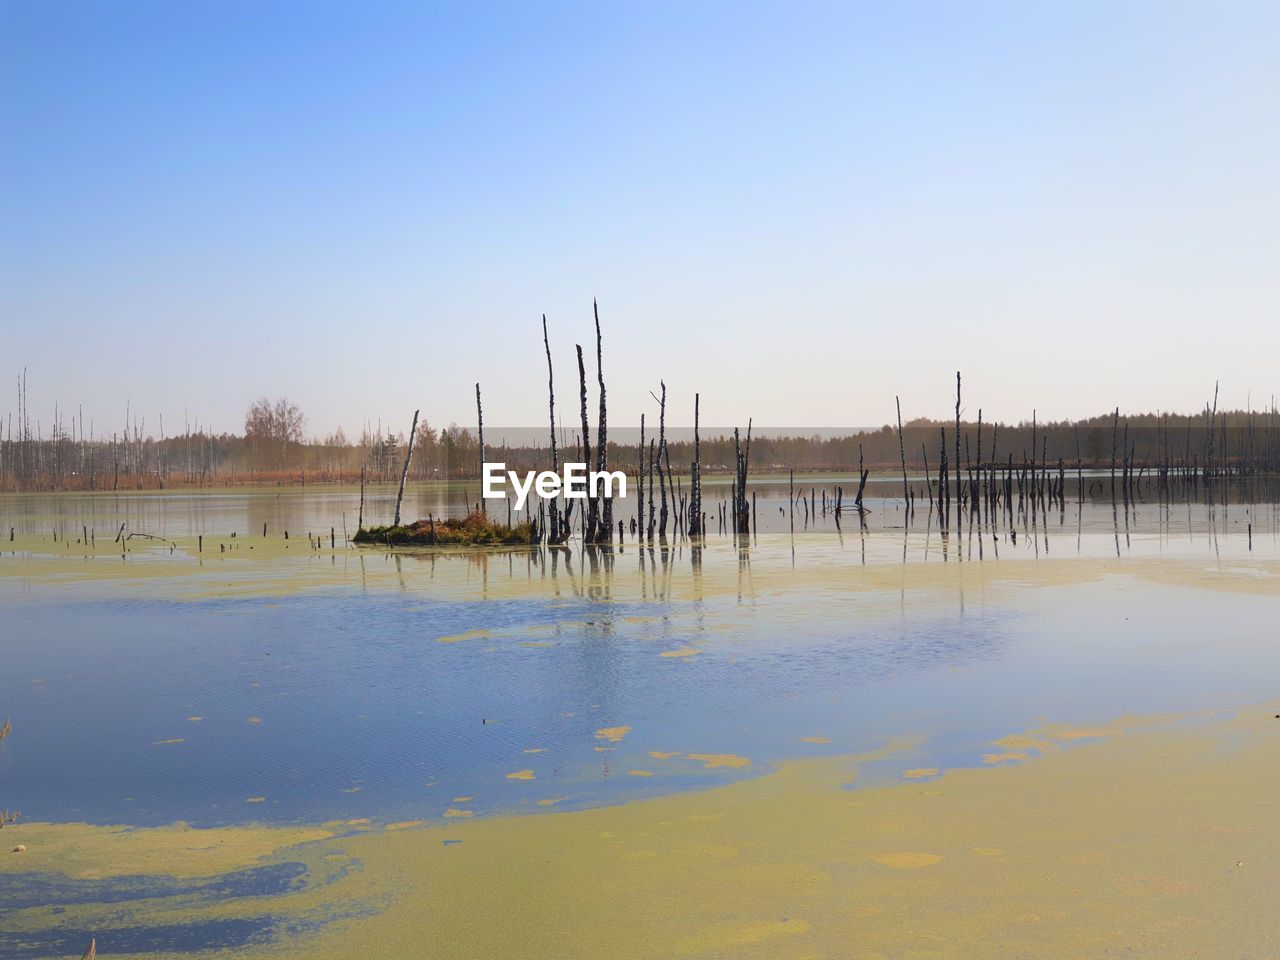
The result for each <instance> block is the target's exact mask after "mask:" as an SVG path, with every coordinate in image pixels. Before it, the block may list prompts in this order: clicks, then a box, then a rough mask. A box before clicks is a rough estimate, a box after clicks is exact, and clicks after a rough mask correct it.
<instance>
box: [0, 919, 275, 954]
mask: <svg viewBox="0 0 1280 960" xmlns="http://www.w3.org/2000/svg"><path fill="white" fill-rule="evenodd" d="M278 925H279V924H278V921H277V920H276V918H274V917H271V916H267V915H264V916H260V917H244V918H236V919H222V920H201V921H197V922H195V923H181V924H157V925H154V926H120V927H110V926H108V927H105V928H99V929H93V930H88V929H83V930H80V929H77V930H71V929H58V930H56V931H39V932H36V933H28V934H17V933H4V932H0V957H5V958H6V960H44V958H47V957H78V956H81V955H82V954H83V953H84V951H85V949H86V948H87V947H88V946H89V941H90V940H91V939H96V940H97V947H98V955H99V956H103V957H108V956H112V955H115V954H133V953H156V954H173V953H182V954H185V953H193V952H195V951H199V950H220V949H235V948H238V947H249V946H261V945H265V944H268V943H270V942H271V941H272V940H273V939H274V938H275V936H276V933H277V927H278Z"/></svg>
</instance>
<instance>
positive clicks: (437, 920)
mask: <svg viewBox="0 0 1280 960" xmlns="http://www.w3.org/2000/svg"><path fill="white" fill-rule="evenodd" d="M1276 712H1277V711H1276V708H1275V707H1274V706H1271V707H1266V708H1262V709H1252V710H1249V711H1247V712H1244V713H1242V714H1240V715H1239V716H1237V717H1235V718H1227V719H1221V718H1220V719H1216V720H1208V721H1205V722H1202V723H1199V724H1196V725H1194V726H1190V725H1181V726H1178V725H1174V726H1166V727H1162V728H1159V729H1138V730H1131V731H1128V732H1125V733H1122V734H1116V735H1113V736H1108V737H1103V738H1087V739H1083V740H1081V741H1080V744H1079V746H1077V747H1075V748H1073V749H1067V750H1054V751H1050V752H1047V753H1042V754H1038V755H1036V756H1034V757H1033V759H1032V760H1031V762H1029V763H1023V764H1016V765H1012V766H1000V767H975V768H969V769H961V770H952V771H948V772H945V773H944V774H943V775H942V776H941V777H939V778H938V779H937V780H935V781H933V782H932V784H931V787H932V788H933V789H930V790H927V791H926V790H921V789H920V788H919V787H918V786H917V785H914V784H897V785H889V786H877V787H868V788H866V789H861V790H856V791H850V790H849V789H848V785H849V783H850V780H851V779H852V778H853V777H855V776H856V770H857V766H858V764H859V763H860V762H863V761H865V760H870V759H884V755H883V754H882V755H880V756H876V757H854V758H823V759H816V760H804V761H797V762H793V763H788V764H785V765H783V766H782V767H780V768H779V769H778V770H777V771H776V772H774V773H772V774H770V775H766V776H763V777H758V778H754V779H749V780H744V781H739V782H735V783H733V784H729V785H726V786H723V787H719V788H716V789H712V790H707V791H703V792H697V793H685V794H674V795H669V796H665V797H660V798H657V799H651V800H643V801H635V802H632V803H629V804H624V805H620V806H612V807H603V808H596V809H589V810H580V811H570V812H566V813H548V814H539V815H534V816H507V817H490V818H487V819H483V820H467V821H465V822H459V821H453V822H451V823H450V824H448V825H447V826H443V825H427V826H422V827H417V828H405V829H400V830H397V831H395V832H394V833H388V832H387V831H385V830H369V831H365V832H361V833H358V834H356V835H348V836H341V837H332V838H330V839H327V840H319V841H318V842H312V843H305V844H302V845H301V846H297V847H295V848H293V849H288V850H279V849H278V847H277V843H278V841H279V839H280V838H281V837H287V836H288V831H285V832H283V833H275V834H272V833H270V832H267V831H265V830H263V829H261V828H250V829H247V830H244V831H234V830H233V831H229V832H228V833H227V834H226V835H227V836H228V837H237V838H241V840H240V842H241V843H242V844H247V843H248V840H247V839H245V838H251V837H256V838H259V840H258V843H259V846H253V845H251V844H250V845H248V846H242V847H241V848H240V849H239V850H238V851H237V853H236V854H234V855H229V852H228V851H226V850H222V849H219V848H218V846H215V847H214V848H213V849H212V850H211V849H210V844H209V843H208V842H199V843H198V846H197V847H196V848H193V849H187V848H186V846H185V845H184V844H188V843H190V841H182V840H181V839H180V838H182V837H184V836H185V835H186V834H189V833H194V834H196V835H197V836H198V835H200V834H202V833H204V832H203V831H181V830H175V829H172V828H169V829H168V830H162V831H120V830H118V829H114V828H93V827H45V826H41V825H34V824H26V825H22V826H20V827H19V828H15V830H14V833H13V835H14V837H15V838H18V837H19V830H26V831H27V834H26V837H25V840H26V842H27V843H28V845H29V847H30V848H31V850H32V854H33V855H36V856H45V857H49V858H51V859H53V860H54V861H55V862H56V863H57V866H56V867H54V869H59V870H64V871H79V872H83V871H85V870H89V869H95V870H99V871H101V870H103V869H106V868H108V867H109V866H113V867H114V868H115V869H119V868H120V867H121V865H122V864H128V865H129V867H130V869H132V870H134V871H137V872H143V871H147V872H154V871H157V870H160V871H163V872H172V873H176V874H182V873H184V872H185V873H191V872H192V871H194V870H199V871H204V872H207V871H209V870H211V869H214V868H215V866H216V869H231V868H232V867H235V866H238V865H242V864H244V863H246V862H249V861H251V860H253V859H254V858H255V857H256V856H258V855H260V854H263V853H271V852H273V851H274V852H276V854H277V855H279V856H284V857H288V858H290V859H296V860H300V861H302V862H304V863H306V864H308V865H309V866H310V867H311V868H312V869H313V870H320V869H322V868H323V865H324V863H326V862H327V861H326V858H328V857H332V856H334V855H335V854H336V853H342V854H345V855H346V856H348V857H349V858H350V860H351V862H352V863H354V864H358V865H359V867H358V869H352V870H348V871H346V872H345V873H344V874H342V875H341V876H338V877H336V878H334V879H332V880H331V882H329V883H327V884H317V885H311V886H308V887H306V888H305V889H303V890H302V891H300V892H297V893H291V894H287V895H283V896H280V897H272V898H267V899H266V901H265V902H264V903H257V904H255V905H254V909H255V910H258V911H260V912H261V911H263V910H269V911H270V912H271V913H272V914H273V915H279V916H281V917H282V918H283V919H285V920H287V919H288V918H290V917H297V918H304V917H305V918H314V917H317V916H320V917H329V918H332V917H339V918H341V919H338V920H336V921H335V922H333V923H331V924H329V925H327V926H324V927H322V928H320V929H319V930H318V931H317V932H315V933H312V934H303V935H300V936H298V937H296V938H292V939H288V940H285V941H284V942H281V943H277V944H274V945H265V946H264V945H252V946H249V947H247V948H245V949H243V950H242V951H240V952H239V955H240V956H244V957H270V956H284V955H294V956H296V955H303V954H305V955H306V956H308V957H309V958H335V960H336V958H343V960H347V958H350V957H355V956H417V955H422V952H423V950H424V949H428V948H426V947H424V945H429V949H428V953H429V955H430V956H433V957H441V958H454V957H457V958H462V957H486V958H494V960H503V958H527V957H533V956H548V957H550V956H554V957H557V958H566V960H573V958H597V957H602V956H609V957H616V958H622V960H627V958H649V957H656V956H673V957H674V956H705V957H724V956H732V957H735V958H737V957H762V958H763V957H768V958H782V960H799V958H802V957H810V958H812V957H830V958H836V957H845V956H848V955H849V953H848V950H849V945H850V944H856V945H857V948H858V955H859V956H866V957H882V956H906V957H911V956H916V957H925V956H928V957H955V958H961V957H963V958H968V957H975V956H993V957H994V956H1020V955H1025V956H1035V957H1038V958H1039V957H1044V958H1069V957H1070V958H1075V957H1081V956H1101V955H1105V954H1107V953H1114V954H1119V953H1131V954H1134V955H1138V956H1174V955H1177V956H1196V955H1200V956H1242V955H1246V954H1255V955H1256V954H1259V953H1260V951H1261V952H1265V950H1266V949H1267V948H1268V947H1269V946H1270V945H1274V943H1275V939H1274V938H1275V931H1274V897H1275V890H1276V889H1277V888H1280V857H1277V856H1276V855H1275V851H1276V850H1277V849H1280V818H1276V817H1275V816H1274V814H1273V807H1274V798H1275V797H1276V796H1277V795H1280V735H1278V731H1277V724H1278V721H1276V720H1274V719H1273V717H1274V714H1275V713H1276ZM1032 739H1042V737H1041V735H1040V734H1039V733H1036V734H1033V735H1032ZM59 831H66V832H67V833H66V835H67V836H72V835H78V836H80V837H81V838H83V840H84V843H85V847H84V849H83V851H82V852H81V854H80V855H79V858H78V859H75V860H73V859H72V858H71V856H70V852H69V850H68V851H67V852H66V853H63V854H60V855H54V854H53V853H51V852H50V851H48V850H47V849H46V851H45V852H44V853H41V852H40V851H41V848H42V846H46V845H47V844H48V843H50V842H52V838H54V837H56V836H57V835H58V833H59ZM8 833H9V831H8V830H6V834H8ZM268 838H270V839H268ZM446 840H447V841H449V843H448V844H446V843H445V842H444V841H446ZM456 841H461V842H456ZM219 846H220V845H219ZM935 858H936V859H935ZM13 859H14V860H19V859H20V858H17V857H15V858H13ZM21 863H22V865H21V866H20V867H15V866H14V865H13V863H12V862H4V866H5V868H7V869H10V870H12V869H29V868H30V867H29V863H30V861H29V860H26V859H22V861H21ZM46 867H47V864H46V866H44V867H41V869H45V868H46ZM353 904H359V905H364V906H365V907H368V908H369V909H370V911H371V912H369V913H368V914H367V915H352V911H351V909H350V908H351V905H353ZM157 909H159V908H157V907H155V906H154V905H152V904H148V903H140V904H138V905H136V906H128V905H126V906H123V907H122V906H121V905H119V904H109V905H103V906H102V907H100V908H95V909H88V908H86V909H82V910H80V911H79V912H78V913H77V915H76V923H77V924H88V925H89V927H90V928H92V927H93V926H94V924H95V923H96V924H98V925H110V924H112V923H117V924H118V923H121V922H125V921H127V922H129V923H145V922H146V921H147V919H148V917H149V916H150V915H151V912H152V911H154V910H157ZM235 909H239V910H244V909H246V908H245V907H243V906H239V907H234V908H233V907H225V908H216V909H215V908H211V909H210V911H208V913H219V911H221V912H224V913H225V912H227V911H233V910H235ZM95 911H96V912H95ZM193 913H194V914H197V915H204V914H200V912H199V911H193ZM44 919H45V920H46V921H47V916H45V917H44ZM24 922H25V923H27V924H30V923H32V922H34V921H33V919H32V918H25V920H24Z"/></svg>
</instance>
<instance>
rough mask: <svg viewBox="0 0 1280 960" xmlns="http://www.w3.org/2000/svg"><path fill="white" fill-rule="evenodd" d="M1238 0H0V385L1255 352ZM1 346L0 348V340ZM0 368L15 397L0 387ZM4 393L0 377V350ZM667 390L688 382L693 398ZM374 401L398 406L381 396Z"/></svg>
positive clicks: (349, 379)
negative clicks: (582, 361) (548, 361)
mask: <svg viewBox="0 0 1280 960" xmlns="http://www.w3.org/2000/svg"><path fill="white" fill-rule="evenodd" d="M1278 28H1280V5H1276V4H1274V3H1257V4H1244V3H1226V4H1220V3H1214V4H1210V3H1207V2H1206V3H1200V4H1181V3H1172V2H1152V3H1141V4H1131V3H1101V2H1097V3H1089V2H1085V3H1081V2H1069V3H1066V2H1064V3H1058V4H1050V3H1013V2H1010V3H1003V4H988V3H977V4H955V3H939V4H926V3H903V4H894V3H888V4H886V3H874V4H872V3H867V4H856V3H841V4H831V5H825V4H791V3H787V4H783V3H778V4H754V3H732V4H730V3H725V4H717V3H694V4H687V3H684V4H629V5H623V4H617V3H607V4H583V5H559V4H556V5H547V4H512V5H503V4H489V5H484V6H483V7H482V6H480V5H474V4H457V5H452V6H430V5H427V4H404V5H400V4H387V3H368V2H361V3H355V2H352V3H346V4H326V3H303V2H298V3H257V2H253V3H249V2H242V3H236V2H228V0H221V2H216V3H204V2H188V0H183V2H179V3H172V2H155V3H152V2H128V0H122V2H99V3H66V2H58V0H31V2H17V0H7V2H5V3H3V4H2V5H0V111H2V116H3V124H2V127H0V311H2V317H3V322H2V323H0V328H2V330H3V335H2V336H0V356H2V357H3V362H2V363H0V372H3V373H4V375H5V376H6V378H9V377H11V376H12V375H13V374H15V373H17V372H18V371H19V370H20V369H21V367H22V366H23V365H24V364H25V365H26V366H28V367H29V368H30V374H29V376H30V380H31V383H32V407H33V415H36V416H39V417H41V419H42V420H44V421H45V423H47V422H48V420H49V418H50V417H51V415H52V410H53V403H54V401H55V400H58V401H60V402H61V403H62V404H63V406H64V407H75V406H76V405H77V404H83V405H84V408H85V413H86V417H93V418H94V420H95V423H96V425H97V428H98V430H99V432H101V431H102V430H104V429H106V430H108V431H109V430H110V429H119V426H120V424H121V423H122V421H123V417H124V410H125V402H126V400H127V399H128V400H130V401H131V403H132V405H133V408H134V409H135V410H137V411H139V412H141V413H142V414H145V415H146V417H147V425H148V429H152V428H153V427H155V426H156V425H158V416H159V415H160V414H163V415H164V418H165V427H166V430H167V431H168V432H173V431H174V430H175V429H178V428H179V427H180V424H181V420H182V416H183V411H184V410H186V411H188V413H189V415H190V416H191V417H193V418H195V417H199V418H200V420H201V421H202V423H204V424H211V425H212V426H214V427H215V428H220V429H221V428H227V429H238V428H239V426H240V424H241V422H242V416H243V411H244V409H245V407H246V406H247V405H248V404H249V402H250V401H251V400H252V399H253V398H254V397H256V396H258V395H262V394H270V395H273V396H274V395H278V394H286V395H288V396H289V397H291V398H293V399H295V400H296V401H297V402H298V403H299V404H301V406H302V407H303V408H304V410H305V411H306V413H307V415H308V430H309V432H312V433H317V434H319V433H323V432H326V431H328V430H331V429H332V428H333V427H335V426H337V425H339V424H341V425H343V426H344V427H345V428H346V429H347V431H348V432H349V433H351V432H354V431H357V430H358V429H359V426H360V424H361V422H362V420H363V419H364V418H370V419H376V418H382V419H383V420H384V421H387V422H397V423H398V422H399V421H402V420H403V421H406V423H405V424H404V426H405V427H407V421H408V419H409V417H410V415H411V414H412V410H413V408H414V407H421V408H422V409H423V415H424V416H425V417H427V418H428V419H429V420H430V421H431V422H433V423H436V424H443V423H447V422H448V421H450V420H456V421H458V422H461V423H470V422H471V420H472V418H473V389H474V388H473V384H474V382H475V381H476V380H477V379H478V380H480V381H482V383H483V385H484V389H485V393H486V396H487V400H486V417H487V418H488V419H489V421H490V422H491V423H494V424H498V423H501V424H511V425H514V424H537V423H539V422H541V420H542V418H543V410H544V406H543V404H544V402H545V393H544V388H545V369H544V367H543V363H544V361H543V358H542V353H541V349H542V346H541V339H540V338H541V333H540V328H539V320H540V316H541V314H542V313H543V312H546V314H547V315H548V318H549V321H550V324H551V333H552V338H553V347H554V350H555V356H556V360H557V370H556V373H557V376H558V379H559V385H560V388H561V389H560V402H561V406H562V409H563V410H564V411H565V414H566V422H567V421H568V420H569V419H570V416H571V414H572V410H573V404H574V399H575V398H574V389H573V386H574V385H573V383H572V378H573V377H574V376H575V373H576V370H575V367H574V361H573V353H572V349H573V347H572V345H573V343H574V342H575V341H577V342H581V343H583V344H584V346H585V345H587V344H589V343H590V342H591V341H590V338H591V336H592V330H591V325H590V317H591V313H590V310H591V298H592V297H593V296H597V297H599V299H600V303H601V313H602V318H603V321H604V324H605V335H606V357H605V359H606V375H607V378H608V383H609V388H610V398H611V414H612V416H611V419H613V421H614V422H615V423H619V424H622V423H626V424H628V425H630V424H633V423H634V422H635V421H636V420H638V417H639V413H640V411H641V410H642V409H644V410H650V409H652V407H653V403H652V401H651V400H650V399H649V396H648V391H649V389H651V388H654V389H656V385H657V381H658V379H659V377H665V379H666V381H667V384H668V387H669V389H670V392H671V398H672V404H673V414H672V416H673V419H674V420H676V421H677V422H689V421H691V419H692V394H693V391H694V390H695V389H699V390H701V392H702V395H703V421H704V423H712V424H717V425H718V424H731V423H734V422H744V423H745V421H746V418H747V417H748V416H754V417H755V418H756V422H757V423H762V424H765V425H774V426H782V425H795V424H806V425H839V424H866V423H881V422H885V421H887V420H889V419H890V418H891V417H892V416H893V397H894V394H901V395H902V397H903V412H904V415H906V416H907V417H912V416H917V415H925V414H927V415H945V414H946V413H947V412H948V410H949V406H950V403H951V402H952V401H951V400H950V399H949V398H950V391H951V389H952V387H953V383H954V374H955V370H956V369H957V368H961V369H963V370H964V371H965V378H966V382H967V384H968V389H967V402H966V407H967V408H968V410H969V412H970V413H976V410H977V407H978V406H982V407H983V408H984V413H985V416H986V417H987V418H988V419H990V418H993V417H1002V418H1006V419H1016V418H1019V417H1022V416H1024V415H1025V416H1028V417H1029V415H1030V412H1031V408H1032V407H1033V406H1034V407H1036V408H1038V409H1039V411H1040V414H1041V416H1042V417H1055V418H1056V417H1070V416H1076V415H1084V414H1089V413H1094V412H1097V411H1100V410H1102V409H1105V408H1109V407H1112V406H1115V405H1117V404H1118V405H1120V406H1121V407H1123V408H1125V409H1127V410H1133V411H1137V410H1148V409H1155V408H1161V409H1196V408H1198V407H1200V406H1201V405H1202V404H1203V402H1204V400H1205V398H1206V396H1207V395H1208V394H1209V393H1211V391H1212V389H1213V381H1214V380H1215V379H1216V378H1221V379H1222V381H1223V402H1224V403H1226V404H1229V405H1236V404H1239V405H1243V404H1244V403H1245V401H1246V396H1247V395H1248V394H1249V393H1250V392H1251V393H1252V399H1253V402H1254V404H1255V406H1256V405H1259V404H1261V403H1264V402H1265V401H1266V399H1267V398H1268V397H1269V396H1270V394H1271V393H1272V392H1273V391H1277V390H1280V383H1278V382H1277V380H1278V379H1280V378H1277V377H1276V370H1277V367H1276V358H1277V355H1278V354H1280V332H1278V331H1280V323H1278V322H1277V317H1276V313H1277V306H1278V303H1280V300H1278V297H1280V270H1277V254H1278V253H1280V243H1278V239H1277V224H1280V187H1278V186H1277V183H1278V180H1277V169H1278V161H1280V157H1278V150H1277V147H1278V146H1280V122H1277V121H1278V120H1280V57H1277V50H1280V29H1278ZM9 382H10V383H12V382H13V381H12V379H10V380H9ZM5 393H7V394H8V396H6V395H5ZM5 393H0V410H8V409H10V408H12V406H13V405H14V404H13V400H12V396H13V392H12V390H11V389H9V390H6V391H5ZM686 408H687V409H686ZM402 428H403V427H402Z"/></svg>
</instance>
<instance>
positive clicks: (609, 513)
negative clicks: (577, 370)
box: [591, 300, 613, 543]
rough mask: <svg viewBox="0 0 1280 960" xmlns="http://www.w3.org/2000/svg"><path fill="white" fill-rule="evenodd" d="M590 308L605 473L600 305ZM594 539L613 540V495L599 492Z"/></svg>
mask: <svg viewBox="0 0 1280 960" xmlns="http://www.w3.org/2000/svg"><path fill="white" fill-rule="evenodd" d="M591 309H592V312H593V313H594V314H595V318H596V382H597V383H599V384H600V422H599V423H598V424H597V425H596V428H597V430H598V433H597V439H596V470H598V471H599V472H600V473H602V474H603V473H605V472H606V471H607V470H608V468H609V434H608V422H609V416H608V413H607V411H606V408H605V400H604V346H603V343H602V341H601V338H600V307H599V305H598V304H597V303H596V301H595V300H592V301H591ZM596 520H597V525H596V541H597V542H599V543H609V542H611V541H612V540H613V497H609V496H605V495H604V493H601V494H600V498H599V503H598V505H597V507H596Z"/></svg>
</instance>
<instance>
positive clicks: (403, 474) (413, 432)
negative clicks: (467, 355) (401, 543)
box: [391, 383, 480, 527]
mask: <svg viewBox="0 0 1280 960" xmlns="http://www.w3.org/2000/svg"><path fill="white" fill-rule="evenodd" d="M476 402H477V403H479V402H480V384H478V383H477V384H476ZM417 435H418V411H417V410H415V411H413V426H412V427H411V428H410V429H409V447H408V449H407V450H405V452H404V467H403V469H401V471H400V492H399V493H397V494H396V517H395V520H394V521H393V522H392V524H391V525H392V526H393V527H398V526H400V501H402V500H403V499H404V482H405V480H407V479H408V478H409V461H411V460H412V459H413V438H414V437H416V436H417Z"/></svg>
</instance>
